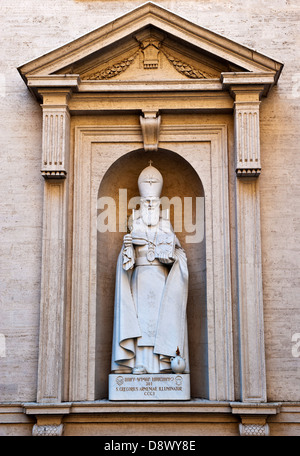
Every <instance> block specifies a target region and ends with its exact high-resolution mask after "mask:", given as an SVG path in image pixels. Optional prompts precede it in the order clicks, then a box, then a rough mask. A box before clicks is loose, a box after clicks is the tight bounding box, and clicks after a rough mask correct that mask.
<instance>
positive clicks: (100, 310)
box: [95, 149, 208, 398]
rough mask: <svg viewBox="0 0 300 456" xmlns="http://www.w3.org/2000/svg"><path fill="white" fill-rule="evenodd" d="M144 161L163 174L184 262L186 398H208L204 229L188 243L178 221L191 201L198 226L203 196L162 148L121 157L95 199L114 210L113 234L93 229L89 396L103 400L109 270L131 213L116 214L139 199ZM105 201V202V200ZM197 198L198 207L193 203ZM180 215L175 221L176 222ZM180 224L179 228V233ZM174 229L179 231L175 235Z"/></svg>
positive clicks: (181, 163) (182, 163)
mask: <svg viewBox="0 0 300 456" xmlns="http://www.w3.org/2000/svg"><path fill="white" fill-rule="evenodd" d="M150 160H152V161H153V165H154V166H155V167H157V168H158V169H159V170H160V172H161V173H162V175H163V179H164V185H163V190H162V194H161V196H162V197H167V198H169V200H170V201H171V202H172V201H173V203H175V205H174V204H171V207H170V219H171V222H172V225H173V226H174V228H175V231H176V235H177V237H178V239H179V241H180V243H181V245H182V247H183V248H184V249H185V251H186V255H187V259H188V268H189V294H188V306H187V316H188V332H189V354H190V356H189V357H190V367H191V395H192V397H204V398H208V362H207V312H206V258H205V257H206V255H205V229H204V226H201V227H198V228H197V229H198V230H201V233H202V234H203V236H201V235H200V236H199V240H200V239H201V240H200V241H199V242H194V240H198V239H194V238H193V239H191V238H192V236H193V234H194V233H191V231H190V229H191V228H190V227H188V226H187V224H186V223H185V220H184V205H185V204H186V205H187V204H189V203H190V202H192V215H193V217H192V219H191V221H192V223H193V224H195V223H196V210H197V211H201V215H200V216H201V221H200V223H201V224H203V225H204V211H203V210H202V208H203V201H199V200H201V199H203V198H204V189H203V185H202V182H201V179H200V177H199V175H198V174H197V172H196V171H195V169H194V168H193V167H192V166H191V165H190V164H189V163H188V162H187V161H186V160H185V159H184V158H183V157H181V156H180V155H179V154H177V153H175V152H172V151H170V150H166V149H159V150H158V151H156V152H145V151H143V150H135V151H132V152H130V153H127V154H125V155H124V156H122V157H121V158H119V159H118V160H116V161H115V162H114V163H113V164H112V165H111V166H110V168H109V169H108V170H107V172H106V173H105V175H104V177H103V179H102V181H101V184H100V187H99V192H98V201H100V199H102V198H103V200H102V201H103V202H104V201H106V199H107V198H108V199H107V201H114V202H115V204H116V206H115V208H114V207H112V208H111V209H112V211H115V213H116V231H115V232H112V231H110V230H107V231H105V232H101V231H100V230H98V231H97V295H96V296H97V304H96V322H97V323H96V325H97V327H96V363H95V369H96V375H95V388H96V391H95V393H96V397H97V398H105V397H107V390H108V374H109V373H110V361H111V358H110V357H111V345H112V327H113V317H114V315H113V309H114V288H115V270H116V263H117V257H118V254H119V251H120V248H121V245H122V238H123V236H124V234H125V233H124V226H125V224H126V217H128V216H130V215H131V212H132V211H131V209H128V210H127V213H126V214H125V213H124V211H123V210H122V208H123V207H124V203H125V201H124V197H126V202H129V201H130V199H131V198H133V197H136V196H138V195H139V192H138V186H137V181H138V176H139V174H140V172H141V171H142V170H143V169H144V168H145V167H146V166H148V163H149V161H150ZM120 190H121V193H120ZM110 198H111V200H109V199H110ZM184 198H189V199H188V200H187V199H186V200H185V199H184ZM197 199H198V205H196V201H197ZM101 207H102V209H99V210H98V214H101V212H102V211H103V210H104V211H105V212H106V213H107V208H108V206H105V208H104V209H103V206H101ZM180 208H181V209H182V210H181V211H180ZM112 215H114V214H112ZM174 215H176V216H177V221H176V223H174ZM180 215H181V223H180V221H179V220H178V218H180ZM198 216H199V214H198ZM106 222H108V219H107V220H106ZM198 224H199V220H198ZM180 225H181V228H182V229H180ZM176 227H177V228H179V230H180V231H177V230H176ZM187 230H188V231H187ZM191 240H192V241H193V242H191Z"/></svg>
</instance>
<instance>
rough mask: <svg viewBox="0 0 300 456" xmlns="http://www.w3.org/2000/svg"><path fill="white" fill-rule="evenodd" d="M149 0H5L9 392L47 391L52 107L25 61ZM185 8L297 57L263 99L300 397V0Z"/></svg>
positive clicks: (4, 351) (285, 348)
mask: <svg viewBox="0 0 300 456" xmlns="http://www.w3.org/2000/svg"><path fill="white" fill-rule="evenodd" d="M142 3H144V2H143V1H139V0H135V1H130V0H129V1H127V2H122V1H120V0H91V1H89V0H45V1H43V2H40V1H38V0H23V1H21V2H18V3H16V2H12V1H11V0H2V1H1V15H0V21H1V51H0V53H1V68H0V99H1V103H0V110H1V135H0V141H1V180H0V188H1V203H0V216H1V238H0V239H1V241H0V242H1V269H0V299H1V302H0V309H1V310H0V312H1V314H0V334H3V336H1V337H0V344H1V346H0V356H1V357H0V401H1V402H2V401H35V400H36V373H37V357H38V337H39V334H38V325H39V298H40V268H41V239H42V193H43V178H42V177H41V175H40V161H41V120H42V118H41V109H40V107H39V105H38V104H37V102H36V101H35V100H34V99H33V98H32V96H31V95H30V93H29V92H28V90H27V88H26V86H25V84H24V82H23V81H22V79H21V77H20V75H19V74H18V72H17V70H16V68H17V67H19V66H20V65H22V64H23V63H25V62H27V61H30V60H33V59H34V58H36V57H39V56H41V55H42V54H44V53H46V52H48V51H50V50H52V49H54V48H57V47H59V46H61V45H63V44H65V43H66V42H68V41H72V40H74V39H75V38H77V37H79V36H81V35H83V34H85V33H87V32H89V31H90V30H93V29H95V28H98V27H99V26H101V25H103V24H104V23H106V22H109V21H111V20H113V19H114V18H115V17H117V16H120V15H122V14H125V13H126V12H128V11H130V10H131V9H133V8H135V7H137V6H138V5H141V4H142ZM157 3H158V4H160V5H161V6H163V7H165V8H167V9H170V10H171V11H173V12H174V13H176V14H178V15H181V16H183V17H184V18H186V19H188V20H191V21H193V22H195V23H197V24H198V25H201V26H203V27H206V28H209V29H211V30H212V31H215V32H216V33H219V34H222V35H224V36H226V37H228V38H230V39H232V40H234V41H237V42H239V43H241V44H244V45H245V46H248V47H251V48H253V49H256V50H258V51H260V52H261V53H263V54H265V55H269V56H270V57H273V58H274V59H275V60H277V61H281V62H283V63H284V64H285V67H284V69H283V73H282V75H281V77H280V79H279V85H278V86H277V87H275V88H273V90H272V92H271V94H270V95H269V97H268V98H267V99H265V100H263V103H262V106H261V156H262V175H261V176H260V177H259V180H260V190H261V226H262V258H263V285H264V314H265V338H266V359H267V389H268V400H269V401H299V400H300V382H299V380H300V378H299V377H300V356H299V357H297V356H295V355H297V354H299V355H300V349H298V351H297V350H295V349H294V351H292V348H293V345H295V342H292V337H293V335H294V334H297V333H300V312H299V295H300V293H299V292H300V280H299V276H300V274H299V269H300V254H299V253H300V247H299V245H300V244H299V241H300V185H299V172H300V161H299V144H300V132H299V121H300V112H299V111H300V110H299V103H300V62H299V46H300V30H299V28H300V6H299V3H298V1H297V0H290V1H289V0H274V1H272V2H270V1H267V0H249V1H248V2H243V1H241V0H238V1H233V0H228V1H226V2H224V1H220V0H193V1H192V0H191V1H186V0H181V1H180V2H178V1H175V0H169V1H168V0H166V1H164V0H162V1H159V2H157Z"/></svg>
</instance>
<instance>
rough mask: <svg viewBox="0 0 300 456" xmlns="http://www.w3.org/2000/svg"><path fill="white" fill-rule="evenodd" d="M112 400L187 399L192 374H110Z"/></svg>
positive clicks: (110, 396)
mask: <svg viewBox="0 0 300 456" xmlns="http://www.w3.org/2000/svg"><path fill="white" fill-rule="evenodd" d="M108 398H109V400H110V401H186V400H189V399H190V398H191V396H190V374H143V375H133V374H110V375H109V397H108Z"/></svg>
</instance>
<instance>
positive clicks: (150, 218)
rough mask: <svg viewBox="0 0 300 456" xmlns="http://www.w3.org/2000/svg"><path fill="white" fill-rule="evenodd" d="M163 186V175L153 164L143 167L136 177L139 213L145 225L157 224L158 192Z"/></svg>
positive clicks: (158, 209)
mask: <svg viewBox="0 0 300 456" xmlns="http://www.w3.org/2000/svg"><path fill="white" fill-rule="evenodd" d="M162 186H163V177H162V175H161V174H160V172H159V171H158V169H156V168H155V167H154V166H152V165H151V162H150V165H149V166H147V168H145V169H143V171H142V172H141V174H140V175H139V179H138V187H139V192H140V196H141V200H140V201H141V208H140V213H141V217H142V219H143V222H144V223H145V224H146V225H152V226H153V225H157V224H158V222H159V214H160V194H161V190H162Z"/></svg>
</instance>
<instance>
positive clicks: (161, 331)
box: [111, 162, 189, 374]
mask: <svg viewBox="0 0 300 456" xmlns="http://www.w3.org/2000/svg"><path fill="white" fill-rule="evenodd" d="M162 186H163V178H162V175H161V173H160V172H159V171H158V170H157V169H156V168H155V167H154V166H152V164H151V162H150V165H149V166H148V167H146V168H145V169H144V170H143V171H142V172H141V174H140V176H139V179H138V187H139V192H140V209H139V211H136V212H139V214H138V215H137V216H135V217H134V218H133V220H132V226H131V229H130V233H128V234H126V235H125V236H124V240H123V245H122V249H121V252H120V254H119V257H118V263H117V272H116V288H115V310H114V330H113V347H112V366H111V367H112V372H113V373H132V374H145V373H163V372H165V373H167V372H171V359H173V357H174V356H175V354H176V353H179V352H180V354H181V356H182V358H184V360H185V373H187V372H189V365H188V339H187V319H186V304H187V293H188V269H187V259H186V255H185V252H184V250H183V249H182V247H181V245H180V243H179V240H178V239H177V237H176V235H175V233H174V231H173V228H172V226H171V223H170V221H169V220H168V219H166V218H163V217H162V215H161V209H160V194H161V190H162Z"/></svg>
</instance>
